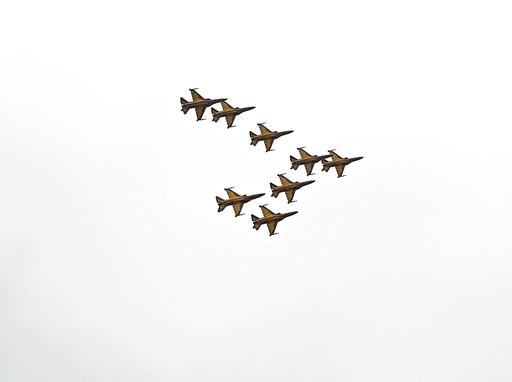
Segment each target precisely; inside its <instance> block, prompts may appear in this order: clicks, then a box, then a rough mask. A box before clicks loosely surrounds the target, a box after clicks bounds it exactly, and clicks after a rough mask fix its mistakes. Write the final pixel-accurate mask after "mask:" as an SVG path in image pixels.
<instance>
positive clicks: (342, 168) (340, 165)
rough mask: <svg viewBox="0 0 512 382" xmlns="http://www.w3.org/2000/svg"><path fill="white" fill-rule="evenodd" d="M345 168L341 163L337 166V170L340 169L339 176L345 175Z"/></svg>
mask: <svg viewBox="0 0 512 382" xmlns="http://www.w3.org/2000/svg"><path fill="white" fill-rule="evenodd" d="M344 169H345V165H344V164H339V165H337V166H336V171H338V178H339V177H340V176H342V175H343V170H344Z"/></svg>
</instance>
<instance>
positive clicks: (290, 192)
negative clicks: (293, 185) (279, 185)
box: [285, 190, 295, 203]
mask: <svg viewBox="0 0 512 382" xmlns="http://www.w3.org/2000/svg"><path fill="white" fill-rule="evenodd" d="M285 193H286V198H287V199H288V203H291V202H292V201H293V195H295V190H288V191H285Z"/></svg>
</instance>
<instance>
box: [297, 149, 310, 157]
mask: <svg viewBox="0 0 512 382" xmlns="http://www.w3.org/2000/svg"><path fill="white" fill-rule="evenodd" d="M297 150H299V153H300V157H301V158H302V159H304V158H309V157H311V155H309V154H308V153H307V152H306V150H304V149H297Z"/></svg>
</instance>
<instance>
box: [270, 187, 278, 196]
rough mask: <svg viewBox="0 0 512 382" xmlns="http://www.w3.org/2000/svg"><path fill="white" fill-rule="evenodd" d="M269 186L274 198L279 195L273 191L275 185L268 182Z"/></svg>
mask: <svg viewBox="0 0 512 382" xmlns="http://www.w3.org/2000/svg"><path fill="white" fill-rule="evenodd" d="M270 188H271V189H272V196H273V197H274V198H277V196H278V195H279V192H277V191H275V189H276V188H277V186H276V185H275V184H274V183H270Z"/></svg>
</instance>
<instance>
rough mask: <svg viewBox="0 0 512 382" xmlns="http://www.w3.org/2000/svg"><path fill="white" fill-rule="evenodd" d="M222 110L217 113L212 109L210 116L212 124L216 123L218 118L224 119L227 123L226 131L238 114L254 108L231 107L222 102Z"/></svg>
mask: <svg viewBox="0 0 512 382" xmlns="http://www.w3.org/2000/svg"><path fill="white" fill-rule="evenodd" d="M221 105H222V110H221V111H217V110H215V109H214V108H213V107H212V114H213V122H217V121H218V120H219V118H222V117H226V122H227V123H228V129H229V128H230V127H235V126H233V122H234V120H235V117H236V116H237V115H238V114H242V113H243V112H246V111H249V110H252V109H254V108H255V107H256V106H249V107H232V106H230V105H229V104H228V103H227V102H224V101H222V102H221Z"/></svg>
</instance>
